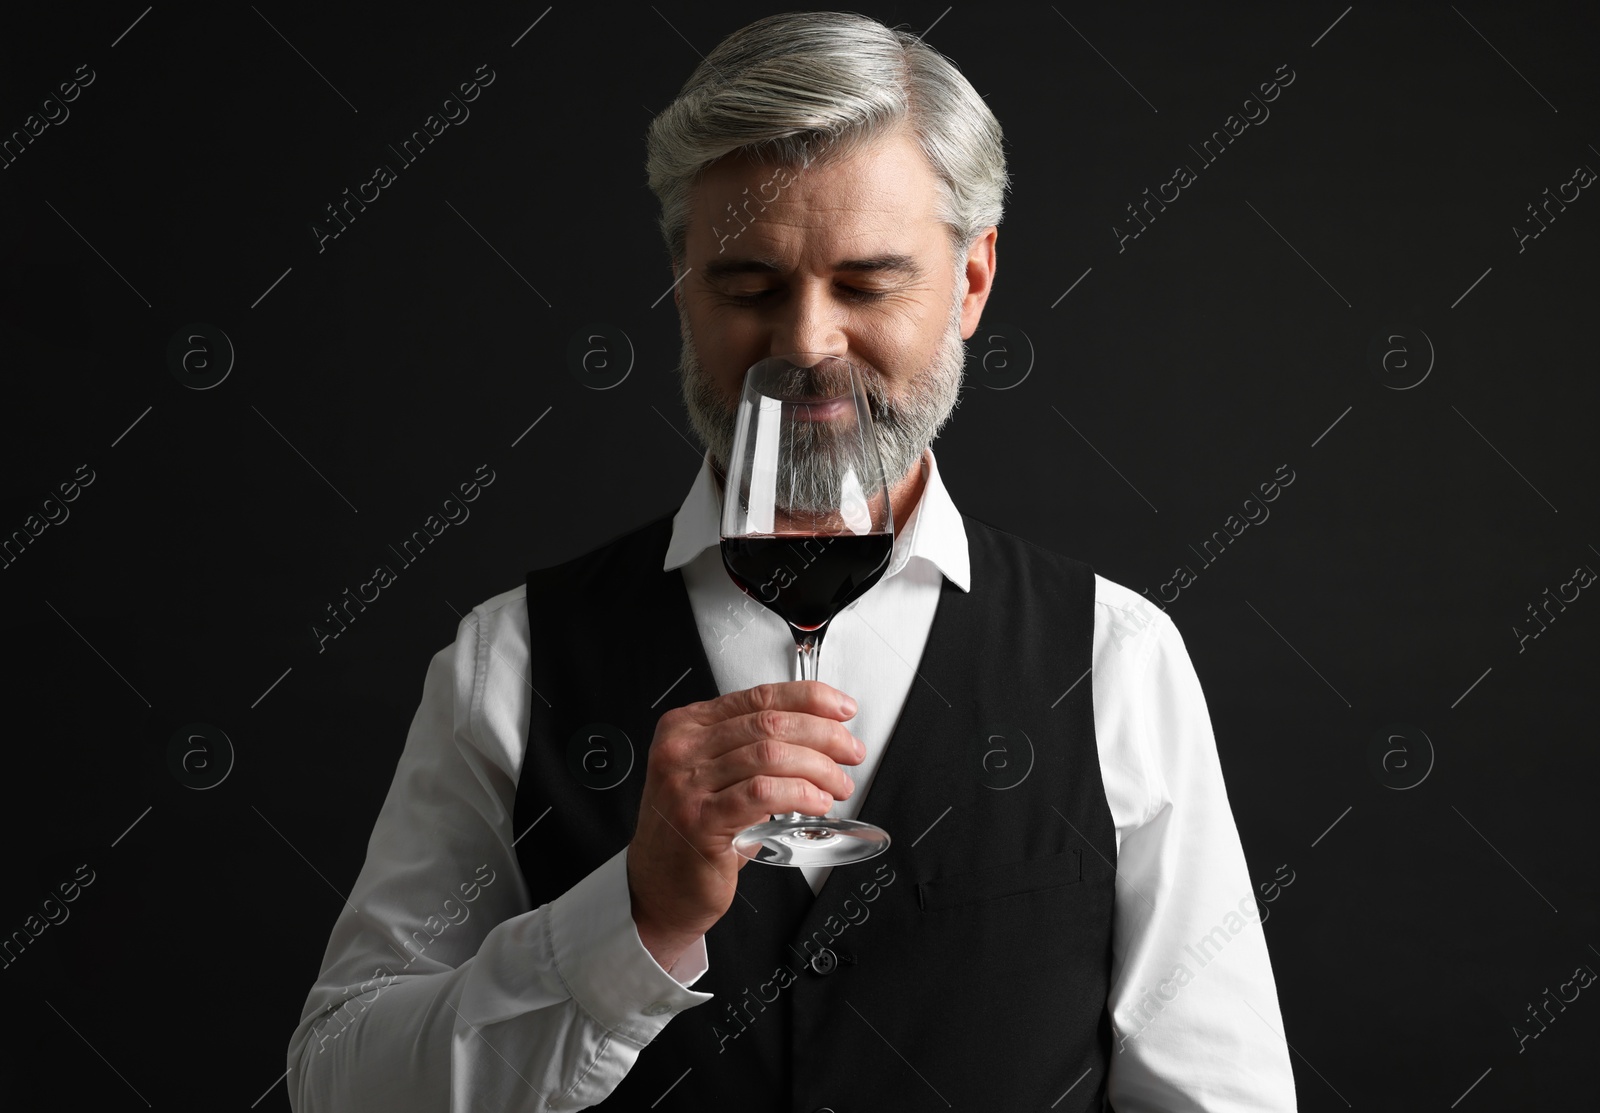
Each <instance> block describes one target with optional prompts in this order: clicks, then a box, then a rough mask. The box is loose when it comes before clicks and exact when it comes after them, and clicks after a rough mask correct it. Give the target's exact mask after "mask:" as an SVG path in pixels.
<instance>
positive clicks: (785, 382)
mask: <svg viewBox="0 0 1600 1113" xmlns="http://www.w3.org/2000/svg"><path fill="white" fill-rule="evenodd" d="M852 365H853V366H854V367H855V369H856V373H857V375H858V376H859V378H860V380H861V390H862V393H863V394H864V395H865V396H866V400H867V411H868V412H869V413H870V414H871V415H872V419H873V421H879V420H881V419H882V418H883V417H884V415H886V414H888V415H894V414H897V413H898V412H899V411H898V409H897V408H896V407H895V404H894V400H893V398H892V397H891V396H890V394H889V392H888V390H887V389H885V387H884V380H883V376H882V375H881V374H879V373H878V371H877V369H876V368H873V367H871V366H870V365H867V364H863V363H855V362H854V361H852ZM771 385H772V389H773V393H775V394H780V395H782V396H784V397H785V398H792V399H795V400H797V401H798V400H802V399H804V400H806V401H812V402H818V401H823V400H825V399H829V398H839V397H846V398H848V397H850V396H851V393H852V391H851V388H850V379H849V374H848V372H845V371H843V370H840V369H839V368H836V367H834V368H827V369H824V368H822V367H820V366H813V367H793V368H790V369H789V370H788V371H786V372H784V373H783V374H781V375H778V376H775V377H774V378H773V379H772V380H771ZM723 402H724V405H723V410H724V413H725V414H726V415H727V416H728V417H730V418H731V417H732V416H733V415H734V414H735V413H736V412H737V411H738V406H739V389H735V391H734V392H733V394H731V395H729V396H727V397H725V398H724V399H723Z"/></svg>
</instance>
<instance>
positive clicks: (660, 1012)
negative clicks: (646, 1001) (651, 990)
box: [639, 1001, 672, 1016]
mask: <svg viewBox="0 0 1600 1113" xmlns="http://www.w3.org/2000/svg"><path fill="white" fill-rule="evenodd" d="M639 1011H640V1012H642V1013H644V1015H645V1016H664V1015H665V1014H667V1013H670V1012H671V1011H672V1006H671V1005H669V1004H667V1003H666V1002H665V1001H657V1002H655V1003H654V1004H651V1005H646V1006H645V1007H644V1008H642V1009H640V1010H639Z"/></svg>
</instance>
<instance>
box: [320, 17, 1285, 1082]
mask: <svg viewBox="0 0 1600 1113" xmlns="http://www.w3.org/2000/svg"><path fill="white" fill-rule="evenodd" d="M649 170H650V181H651V186H652V188H653V189H654V190H655V192H656V194H657V196H658V197H659V198H660V200H661V203H662V218H661V227H662V231H663V233H664V236H665V238H666V242H667V246H668V249H669V253H670V255H671V258H672V264H673V273H674V276H675V278H676V282H677V284H676V286H675V287H674V290H675V297H676V299H677V304H678V309H679V316H680V324H681V331H682V338H683V355H682V365H683V366H682V370H683V387H684V396H685V400H686V403H687V405H688V408H689V413H690V417H691V420H692V423H693V426H694V428H695V430H696V432H697V433H698V434H699V436H700V437H701V439H702V440H703V441H704V443H705V445H706V449H707V452H706V457H705V459H704V461H703V464H702V467H701V470H700V473H699V475H698V476H697V477H696V480H695V483H694V485H693V487H692V488H691V490H690V492H689V495H688V497H687V498H686V499H685V501H684V503H683V505H682V507H681V508H680V509H679V510H678V512H677V513H676V515H674V516H671V517H665V516H664V517H661V518H658V519H657V520H655V521H653V522H651V523H648V524H647V525H645V526H643V527H641V528H640V529H636V530H633V531H631V532H629V533H627V534H625V535H623V536H622V537H619V538H616V539H615V540H613V541H611V542H609V543H607V544H606V545H603V546H601V547H600V548H598V549H596V550H594V551H593V552H591V553H589V554H587V555H586V556H584V557H582V558H579V559H577V560H574V561H571V562H568V563H566V564H563V565H561V566H558V567H556V568H553V569H545V570H541V571H538V572H534V573H530V575H529V577H528V580H527V583H526V584H525V585H523V586H522V587H519V588H517V589H515V590H513V591H509V592H506V593H504V594H502V595H499V596H496V597H495V598H493V599H490V600H488V601H486V602H485V603H483V604H481V605H479V606H478V607H476V608H474V609H473V612H472V613H471V614H470V615H469V616H468V617H467V618H466V619H464V620H463V622H462V624H461V626H460V629H459V631H458V635H457V638H456V641H455V643H454V645H452V646H451V647H449V648H447V649H445V650H444V651H442V652H441V653H439V654H438V655H437V656H436V657H435V658H434V660H433V663H432V665H431V667H430V669H429V672H428V675H427V679H426V683H425V686H424V691H423V699H422V705H421V707H420V708H419V710H418V712H417V716H416V719H415V721H414V722H413V724H412V728H411V732H410V735H409V737H408V739H407V742H406V747H405V751H404V753H403V754H402V756H401V758H400V762H399V766H398V768H397V770H396V773H395V777H394V781H393V785H392V787H391V789H390V793H389V796H388V799H387V800H386V802H385V804H384V806H383V809H382V812H381V813H380V815H379V817H378V820H377V824H376V826H375V828H374V831H373V835H372V839H371V842H370V844H369V853H368V858H367V861H366V865H365V867H364V868H363V869H362V871H361V875H360V877H359V878H358V879H357V882H356V884H355V887H354V890H353V891H352V893H351V896H350V899H349V902H348V907H347V908H346V910H345V911H344V913H342V914H341V915H340V917H339V920H338V923H337V924H336V925H335V927H334V931H333V935H332V938H331V939H330V941H329V945H328V951H327V954H326V957H325V960H324V964H323V970H322V974H321V976H320V977H319V979H318V980H317V983H316V985H315V986H314V988H313V989H312V991H311V994H310V996H309V997H308V999H307V1004H306V1009H305V1011H304V1014H303V1015H304V1017H305V1019H304V1020H303V1021H302V1022H301V1024H300V1026H299V1027H298V1029H297V1030H296V1032H295V1035H294V1038H293V1041H292V1042H291V1044H290V1048H289V1066H290V1068H291V1071H292V1073H291V1076H290V1082H291V1091H290V1092H291V1094H292V1096H293V1100H294V1104H295V1106H296V1108H297V1109H300V1110H303V1111H306V1113H310V1111H323V1110H334V1109H338V1110H344V1111H351V1110H367V1109H371V1110H380V1109H381V1110H390V1111H393V1110H412V1109H416V1110H422V1109H439V1110H442V1109H445V1108H447V1107H448V1108H449V1109H452V1110H467V1109H495V1110H523V1109H526V1110H552V1109H580V1108H586V1107H588V1106H591V1105H600V1104H602V1103H603V1104H604V1107H605V1108H619V1109H658V1110H669V1109H696V1110H703V1109H706V1108H713V1109H739V1110H746V1109H760V1110H766V1109H774V1110H778V1109H781V1110H813V1109H827V1110H837V1111H840V1113H846V1111H849V1110H874V1111H877V1110H898V1109H931V1108H941V1107H950V1108H966V1109H985V1110H989V1109H997V1110H1010V1109H1025V1108H1027V1109H1032V1108H1056V1109H1060V1110H1086V1109H1101V1108H1104V1107H1105V1105H1106V1103H1107V1101H1109V1103H1110V1105H1111V1106H1112V1107H1113V1108H1115V1109H1117V1110H1119V1111H1120V1113H1133V1111H1154V1110H1163V1111H1174V1110H1208V1111H1210V1110H1218V1111H1220V1110H1229V1111H1235V1110H1268V1109H1270V1110H1285V1109H1293V1108H1294V1088H1293V1079H1292V1074H1291V1071H1290V1066H1289V1062H1288V1053H1287V1048H1286V1045H1285V1041H1284V1038H1283V1036H1282V1034H1281V1033H1282V1020H1281V1017H1280V1015H1279V1010H1278V1004H1277V998H1276V993H1275V989H1274V984H1273V978H1272V972H1271V967H1270V964H1269V962H1268V958H1267V953H1266V946H1265V940H1264V937H1263V935H1262V933H1261V930H1260V927H1259V916H1258V914H1257V912H1256V909H1257V906H1256V903H1255V901H1254V899H1253V895H1252V886H1251V882H1250V878H1249V876H1248V874H1247V871H1246V867H1245V862H1244V858H1243V854H1242V852H1241V849H1240V844H1239V839H1238V835H1237V832H1236V830H1235V827H1234V823H1233V819H1232V815H1231V813H1230V811H1229V807H1228V802H1227V796H1226V792H1225V789H1224V785H1223V782H1222V777H1221V770H1220V765H1219V762H1218V758H1217V752H1216V746H1215V743H1214V740H1213V738H1212V734H1211V728H1210V724H1209V720H1208V717H1207V712H1206V707H1205V702H1204V698H1203V696H1202V694H1201V691H1200V687H1199V683H1198V680H1197V678H1196V676H1195V674H1194V670H1193V668H1192V666H1191V665H1190V663H1189V660H1188V657H1187V655H1186V653H1185V651H1184V647H1183V643H1182V640H1181V639H1180V638H1179V636H1178V633H1177V631H1176V630H1175V629H1174V627H1173V626H1172V624H1171V622H1170V621H1169V620H1168V619H1167V618H1166V616H1165V615H1164V614H1163V613H1161V612H1160V611H1156V610H1154V609H1152V608H1150V607H1148V605H1146V604H1145V603H1144V602H1143V601H1142V600H1141V599H1140V597H1139V596H1138V595H1137V594H1135V593H1134V592H1131V591H1129V590H1127V589H1126V588H1124V587H1121V586H1119V585H1117V584H1113V583H1111V582H1109V581H1107V580H1105V579H1104V578H1102V577H1099V576H1096V575H1094V573H1093V572H1092V570H1091V569H1089V568H1088V566H1087V565H1084V564H1082V563H1080V562H1077V561H1074V560H1070V559H1068V558H1065V557H1061V556H1057V555H1055V554H1052V553H1048V552H1046V551H1044V550H1041V549H1038V548H1037V547H1034V546H1031V545H1029V544H1028V543H1026V542H1024V541H1022V540H1020V539H1018V538H1015V537H1013V536H1011V535H1009V534H1006V533H1004V532H1002V531H999V530H996V529H994V528H993V527H990V526H987V525H984V524H983V523H982V522H980V521H978V520H977V519H974V518H971V517H967V516H964V515H962V514H961V513H960V512H958V511H957V510H956V509H955V507H954V505H953V504H952V502H951V501H950V496H949V494H948V492H947V491H946V490H945V488H944V484H943V482H942V480H941V479H940V476H939V472H938V469H937V467H936V465H935V461H934V457H933V453H932V450H931V448H930V447H929V445H930V443H931V441H932V440H933V438H934V436H935V435H936V434H937V432H938V430H939V428H940V427H941V426H942V425H943V423H944V422H945V420H946V419H947V418H948V417H949V415H950V412H951V410H952V409H953V407H954V405H955V401H956V397H957V391H958V388H959V384H960V376H961V371H962V366H963V360H964V349H963V346H962V343H961V341H962V340H963V339H964V338H967V337H970V336H971V335H972V334H973V333H974V331H975V330H976V329H977V327H978V322H979V318H980V315H981V313H982V310H983V307H984V304H985V302H986V300H987V298H988V295H989V292H990V290H991V289H992V284H993V281H994V276H995V269H996V262H995V243H996V238H997V229H996V225H997V224H998V223H999V219H1000V215H1001V201H1002V194H1003V191H1004V188H1005V186H1006V172H1005V163H1004V157H1003V154H1002V152H1001V132H1000V128H999V125H998V123H997V122H996V121H995V120H994V118H993V116H992V115H991V114H990V112H989V111H988V109H987V108H986V107H985V105H984V103H983V100H982V98H981V97H979V96H978V94H977V93H976V92H975V91H974V90H973V89H972V87H971V86H970V85H969V84H968V83H967V82H966V80H965V79H964V78H962V76H961V75H960V73H959V72H958V71H957V70H956V69H955V67H954V66H952V65H951V64H950V63H949V62H948V61H946V60H945V59H943V58H942V57H941V56H939V55H938V54H937V53H936V52H934V51H932V50H930V49H929V48H927V47H925V46H924V45H923V44H921V43H920V42H919V41H918V40H916V39H915V38H914V37H913V36H911V35H908V34H904V33H901V32H895V31H891V30H889V29H888V28H886V27H884V26H882V25H881V24H879V23H876V22H875V21H872V20H869V19H866V18H865V17H861V16H855V15H844V14H837V13H795V14H789V15H781V16H773V17H769V18H766V19H762V20H758V21H757V22H755V23H753V24H751V25H749V26H748V27H745V28H744V29H742V30H741V31H738V32H736V33H735V34H734V35H732V36H730V37H729V38H728V39H727V40H726V41H724V42H723V43H722V44H721V45H720V46H718V47H717V49H716V50H715V51H714V52H713V53H712V54H711V55H710V56H709V57H707V58H706V59H705V61H704V62H703V64H702V65H701V66H700V67H699V68H698V69H697V70H696V71H695V73H694V75H693V76H692V77H691V78H690V80H689V82H688V84H687V85H686V86H685V88H684V90H683V92H682V93H681V94H680V96H679V98H678V99H677V101H675V102H674V103H673V104H672V105H671V106H670V107H669V108H668V109H667V110H666V111H664V112H663V113H662V114H661V115H660V116H659V117H658V118H657V119H656V121H655V122H654V124H653V125H652V128H651V133H650V152H649ZM789 353H811V354H814V355H819V356H820V355H837V356H842V357H845V358H847V359H848V360H850V361H851V362H852V363H854V364H855V365H856V366H858V367H860V368H861V369H862V371H863V377H864V378H865V380H866V383H867V386H868V389H869V392H870V394H871V398H872V408H873V411H874V416H875V419H876V423H877V425H878V427H879V429H880V448H881V450H882V452H883V456H884V459H885V463H886V465H888V466H889V471H890V474H891V475H894V476H897V477H899V482H898V483H897V484H896V486H895V487H894V489H893V491H892V495H891V499H892V502H893V505H894V517H895V522H896V525H897V535H896V539H895V549H894V555H893V557H892V558H891V563H890V568H889V571H888V572H887V573H886V575H885V576H884V579H883V580H882V581H881V582H880V583H879V584H878V585H877V586H876V587H874V588H873V589H872V590H871V591H869V592H868V593H867V594H866V595H865V596H863V597H862V598H861V599H860V600H858V601H857V602H856V603H855V604H853V605H852V606H851V607H850V608H848V609H846V610H845V611H844V612H842V613H841V614H840V615H839V616H838V617H836V618H835V619H834V620H833V622H832V624H831V625H830V630H829V634H828V638H827V643H826V650H827V652H826V654H825V656H824V658H823V664H822V668H823V679H822V680H821V681H811V682H799V681H783V680H782V678H783V677H784V676H785V675H789V674H790V672H791V670H792V661H793V644H792V641H791V639H790V636H789V634H788V632H787V630H786V628H785V627H784V625H783V623H782V622H781V621H780V620H779V619H777V618H776V617H775V616H774V615H772V614H771V613H769V612H767V611H766V610H765V609H764V608H763V607H761V606H759V605H758V604H756V603H755V602H754V601H753V600H748V599H747V598H746V597H745V596H743V595H741V594H740V593H739V592H738V590H737V589H736V588H735V587H734V586H733V584H732V582H731V581H730V579H729V577H728V576H727V574H726V573H725V572H724V571H723V569H722V567H721V564H720V556H719V553H718V548H717V537H718V506H719V505H720V499H721V497H722V492H721V487H720V476H721V475H722V474H723V472H724V471H725V468H726V463H727V458H728V454H729V451H730V446H731V432H732V428H733V407H734V402H735V400H736V399H737V397H738V392H739V387H740V377H741V375H742V373H743V372H744V370H745V369H746V368H747V367H749V366H750V365H752V364H753V363H755V362H757V361H758V360H760V359H762V358H765V357H767V356H771V355H784V354H789ZM913 662H915V664H914V665H913ZM851 697H853V698H851ZM847 724H848V725H847ZM791 810H792V811H800V812H805V813H808V814H813V815H820V814H824V813H828V814H834V815H841V816H847V817H854V816H859V817H860V818H863V819H867V820H870V821H872V822H875V823H878V824H879V825H880V826H882V827H884V828H885V829H886V830H888V831H889V832H890V833H891V835H892V836H893V839H894V843H893V845H892V846H891V847H890V849H889V850H888V852H887V853H885V854H884V855H883V856H882V857H880V858H878V859H875V860H873V861H871V862H867V863H861V864H856V865H849V866H843V867H839V868H837V869H836V870H832V871H829V870H823V869H810V868H808V869H804V870H801V869H792V868H783V867H774V866H768V865H764V864H752V863H748V862H746V861H745V860H744V859H743V858H741V857H739V856H738V855H737V854H736V853H735V852H734V851H733V850H732V849H731V847H730V839H731V838H732V836H733V835H734V834H735V833H736V832H738V831H739V830H741V829H742V828H744V827H746V826H748V825H749V824H751V823H753V822H756V821H759V820H761V819H764V818H766V817H767V815H768V814H769V813H775V812H786V811H791ZM835 875H836V876H835Z"/></svg>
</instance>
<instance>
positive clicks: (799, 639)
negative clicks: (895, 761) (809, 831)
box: [772, 626, 828, 823]
mask: <svg viewBox="0 0 1600 1113" xmlns="http://www.w3.org/2000/svg"><path fill="white" fill-rule="evenodd" d="M827 629H828V628H827V627H826V626H824V627H822V629H820V630H799V629H796V628H795V627H793V626H791V627H790V628H789V631H790V633H792V634H793V635H794V651H795V658H796V660H797V661H798V662H799V673H800V679H801V680H816V679H817V663H818V661H817V658H818V656H819V655H820V654H821V652H822V635H823V634H824V633H826V632H827ZM772 818H773V819H781V820H787V821H788V822H790V823H804V822H805V821H806V820H807V819H809V818H811V817H810V816H807V815H806V814H805V813H804V812H790V813H789V814H788V815H775V816H773V817H772Z"/></svg>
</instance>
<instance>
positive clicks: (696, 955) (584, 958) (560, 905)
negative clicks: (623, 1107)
mask: <svg viewBox="0 0 1600 1113" xmlns="http://www.w3.org/2000/svg"><path fill="white" fill-rule="evenodd" d="M550 941H551V945H552V947H553V949H554V956H555V964H556V970H557V971H558V972H559V973H560V975H561V979H562V981H564V982H565V983H566V986H567V989H568V990H569V991H570V992H571V994H572V999H573V1000H574V1001H576V1002H577V1003H578V1005H579V1007H581V1008H582V1009H583V1010H584V1011H585V1012H587V1013H588V1014H589V1015H590V1016H592V1017H594V1019H595V1020H597V1021H598V1022H599V1023H600V1024H602V1025H604V1026H605V1027H606V1028H607V1029H609V1030H611V1031H613V1032H615V1033H617V1034H618V1035H620V1036H623V1037H624V1038H626V1039H629V1040H631V1041H633V1042H635V1043H638V1044H640V1045H641V1046H642V1045H644V1044H646V1043H649V1042H650V1041H651V1040H652V1039H654V1038H655V1037H656V1035H657V1034H658V1033H660V1031H661V1029H662V1028H664V1027H666V1025H667V1022H668V1021H670V1020H671V1019H672V1018H673V1017H674V1016H676V1015H677V1014H678V1013H680V1012H682V1011H683V1010H685V1009H689V1008H693V1007H694V1006H695V1005H698V1004H701V1003H702V1002H705V1001H709V1000H711V998H712V996H713V995H712V994H710V993H697V992H695V991H694V990H692V989H689V988H687V986H689V985H691V984H693V983H694V982H695V981H697V980H699V978H700V975H702V974H704V973H705V972H706V970H707V969H708V967H709V961H708V959H707V956H706V945H705V937H704V936H701V937H700V938H699V939H697V940H695V942H694V944H693V945H691V946H690V948H689V949H688V950H687V951H685V952H684V953H683V955H682V956H681V957H680V958H679V959H678V961H677V962H675V963H674V964H673V967H672V972H671V973H669V972H668V971H666V970H663V969H662V968H661V964H660V963H658V962H657V961H656V960H655V957H654V956H653V955H651V953H650V952H649V951H648V950H646V949H645V946H644V943H643V942H641V941H640V939H639V929H638V927H637V926H636V925H635V924H634V922H633V901H632V898H631V897H630V896H629V894H628V850H627V847H623V848H622V849H621V850H619V851H618V852H617V853H616V854H614V855H613V856H612V857H611V858H609V859H607V860H606V862H605V863H604V864H602V865H601V866H600V867H599V868H597V869H596V870H595V871H594V872H593V873H591V874H589V875H588V876H587V877H585V878H584V879H583V880H582V881H580V882H578V883H577V884H576V885H574V886H573V887H572V888H571V889H569V890H567V891H566V892H565V893H563V894H561V896H559V897H557V898H556V899H555V900H553V901H551V902H550Z"/></svg>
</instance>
